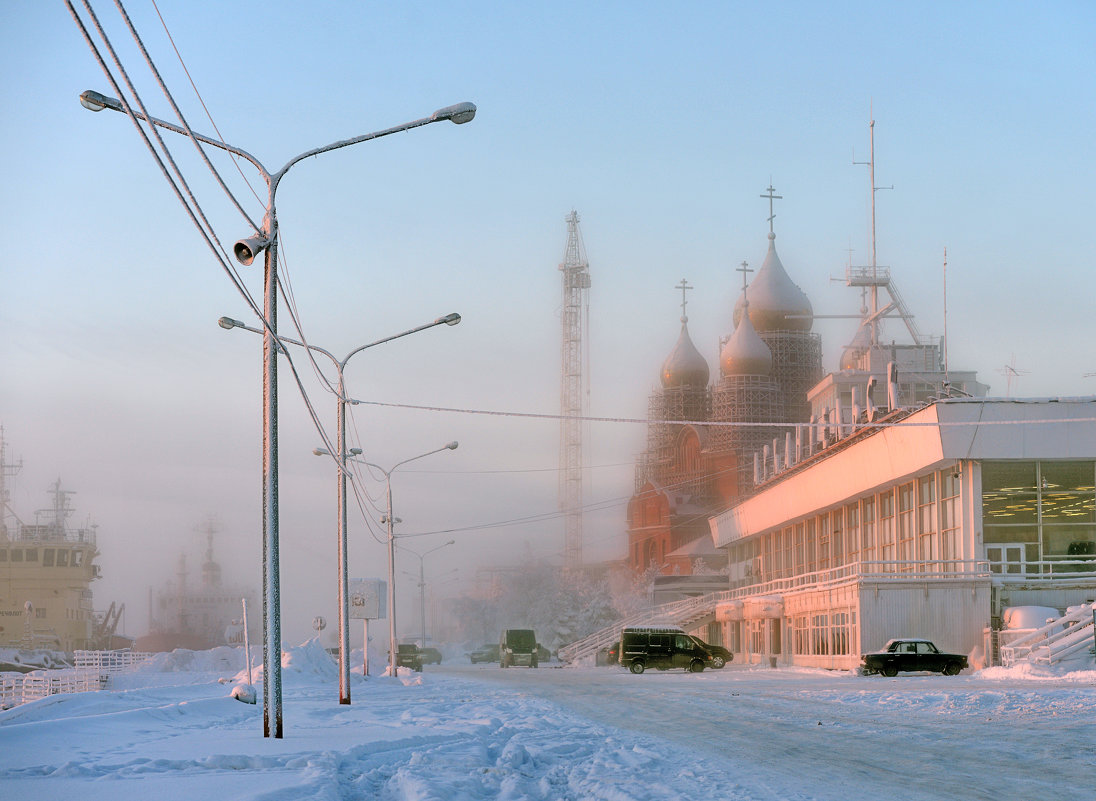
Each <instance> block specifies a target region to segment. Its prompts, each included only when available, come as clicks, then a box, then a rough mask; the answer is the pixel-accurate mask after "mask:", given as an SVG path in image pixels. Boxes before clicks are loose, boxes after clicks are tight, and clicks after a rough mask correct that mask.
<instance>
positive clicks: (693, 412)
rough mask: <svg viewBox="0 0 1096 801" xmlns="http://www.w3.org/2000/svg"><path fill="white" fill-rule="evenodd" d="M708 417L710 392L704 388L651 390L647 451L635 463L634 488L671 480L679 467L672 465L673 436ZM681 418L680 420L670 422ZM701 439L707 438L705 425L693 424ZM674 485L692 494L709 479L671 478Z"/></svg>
mask: <svg viewBox="0 0 1096 801" xmlns="http://www.w3.org/2000/svg"><path fill="white" fill-rule="evenodd" d="M710 416H711V393H710V390H708V388H707V387H688V386H678V387H664V388H662V389H659V390H656V391H654V392H652V393H651V396H650V398H649V399H648V403H647V419H648V420H649V421H650V422H649V423H648V424H647V450H646V452H644V453H643V454H642V455H641V456H640V458H639V460H638V461H637V463H636V491H639V489H641V488H642V487H643V484H644V483H645V482H646V481H647V480H652V481H654V482H655V483H656V484H659V485H660V486H665V485H666V484H668V483H669V482H670V481H671V473H673V474H674V475H677V474H678V473H679V472H680V467H678V468H674V462H675V459H676V455H677V454H676V451H677V437H678V434H679V432H680V431H681V429H682V428H683V426H684V425H685V424H688V423H696V422H701V421H704V420H707V419H709V417H710ZM674 420H681V421H682V423H674V422H671V421H674ZM694 427H695V428H696V429H697V432H698V434H700V436H701V438H702V439H705V440H706V439H707V437H708V433H707V431H706V428H707V427H706V426H694ZM674 482H675V483H674V486H675V487H681V488H682V489H683V490H685V491H688V492H692V493H704V492H706V491H707V484H709V483H710V480H709V479H708V478H707V477H705V476H703V475H698V476H696V477H695V478H693V479H692V480H690V479H684V480H683V479H682V478H681V477H680V476H678V477H677V478H676V479H674Z"/></svg>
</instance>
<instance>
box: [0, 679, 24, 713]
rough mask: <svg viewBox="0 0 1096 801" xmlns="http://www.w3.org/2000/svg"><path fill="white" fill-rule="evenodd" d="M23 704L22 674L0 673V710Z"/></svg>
mask: <svg viewBox="0 0 1096 801" xmlns="http://www.w3.org/2000/svg"><path fill="white" fill-rule="evenodd" d="M21 703H23V674H22V673H0V709H11V708H12V707H13V706H19V704H21Z"/></svg>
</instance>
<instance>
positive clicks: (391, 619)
mask: <svg viewBox="0 0 1096 801" xmlns="http://www.w3.org/2000/svg"><path fill="white" fill-rule="evenodd" d="M456 449H457V442H456V440H454V441H453V442H449V443H447V444H445V445H442V446H441V447H440V448H435V449H434V450H432V451H427V452H426V453H420V454H419V455H418V456H412V457H411V458H410V459H404V460H403V461H402V462H396V464H394V465H392V467H391V468H389V469H388V470H385V469H384V468H383V467H381V466H380V465H379V464H373V463H372V462H367V461H365V460H364V459H359V460H358V461H360V462H361V463H362V464H367V465H369V466H370V467H374V468H376V469H377V470H380V471H381V472H382V473H384V484H385V496H386V500H387V511H386V512H385V515H384V518H383V519H382V520H381V522H382V523H386V524H387V526H388V674H389V675H390V676H395V675H396V540H395V537H394V534H393V532H392V526H393V524H394V523H395V522H396V520H395V519H393V517H392V473H394V472H395V471H396V468H397V467H399V466H400V465H405V464H407V463H408V462H413V461H415V460H416V459H422V458H423V457H425V456H431V455H433V454H435V453H440V452H441V451H445V450H449V451H455V450H456ZM446 544H447V545H448V544H449V543H446Z"/></svg>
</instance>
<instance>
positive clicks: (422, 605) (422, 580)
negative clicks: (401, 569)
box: [400, 540, 457, 648]
mask: <svg viewBox="0 0 1096 801" xmlns="http://www.w3.org/2000/svg"><path fill="white" fill-rule="evenodd" d="M456 542H457V541H456V540H449V542H446V543H444V544H442V545H438V546H437V547H435V548H431V549H430V550H428V551H423V552H422V553H417V552H415V551H412V550H411V549H410V548H408V547H407V546H405V545H401V546H400V548H401V549H402V550H405V551H407V552H408V553H409V554H412V555H414V556H417V557H419V612H420V613H421V615H422V628H421V629H419V631H420V632H422V647H423V648H425V647H426V569H425V567H424V564H425V561H424V560H425V559H426V557H427V556H428V555H429V554H432V553H433V552H434V551H440V550H441V549H442V548H447V547H448V546H450V545H455V544H456Z"/></svg>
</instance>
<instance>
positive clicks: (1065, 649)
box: [1000, 604, 1096, 667]
mask: <svg viewBox="0 0 1096 801" xmlns="http://www.w3.org/2000/svg"><path fill="white" fill-rule="evenodd" d="M1094 606H1096V605H1094V604H1084V605H1082V606H1080V607H1078V608H1077V609H1075V610H1073V611H1072V612H1070V613H1069V614H1067V615H1064V616H1063V617H1060V618H1058V619H1057V620H1052V621H1050V622H1049V623H1047V624H1046V625H1045V626H1043V627H1042V628H1038V629H1034V630H1033V631H1031V632H1030V633H1028V634H1025V635H1023V636H1022V637H1018V638H1016V639H1015V640H1013V641H1012V642H1010V643H1008V644H1007V645H1004V644H1003V645H1001V648H1000V650H1001V664H1002V665H1004V666H1005V667H1011V666H1012V665H1015V664H1017V663H1019V662H1030V663H1032V664H1044V665H1052V664H1054V663H1056V662H1060V661H1062V660H1063V659H1065V658H1067V657H1069V656H1072V655H1073V654H1076V653H1079V652H1081V651H1083V650H1085V649H1086V648H1092V647H1093V635H1094V632H1096V625H1094V620H1093V607H1094Z"/></svg>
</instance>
